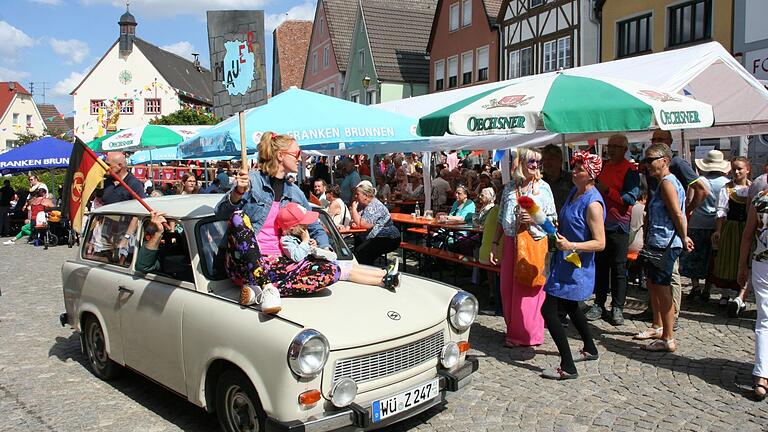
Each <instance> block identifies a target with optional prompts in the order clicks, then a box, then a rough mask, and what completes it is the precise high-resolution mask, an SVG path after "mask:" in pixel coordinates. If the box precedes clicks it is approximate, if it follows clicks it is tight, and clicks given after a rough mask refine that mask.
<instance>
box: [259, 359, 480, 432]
mask: <svg viewBox="0 0 768 432" xmlns="http://www.w3.org/2000/svg"><path fill="white" fill-rule="evenodd" d="M477 368H478V361H477V359H476V358H475V357H471V356H467V358H466V360H465V362H464V365H463V366H462V367H461V368H459V369H458V370H456V371H453V372H448V371H438V378H439V380H440V393H439V394H438V396H437V397H435V398H434V399H432V400H431V401H429V402H427V403H425V404H423V405H419V406H418V407H414V409H412V410H409V411H405V412H403V413H402V414H399V415H394V416H392V417H391V418H388V419H386V420H385V421H383V422H381V423H372V422H371V406H370V405H369V406H367V407H363V406H360V405H357V404H354V403H353V404H352V405H350V406H349V407H346V408H344V409H342V410H340V411H338V412H333V413H327V414H326V415H323V416H322V417H320V418H316V419H313V420H307V421H303V422H302V421H299V420H294V421H289V422H281V421H278V420H275V419H272V418H268V419H267V422H266V430H267V431H268V432H298V431H306V432H324V431H332V430H337V429H345V428H352V429H358V430H359V429H368V428H374V427H375V428H377V429H378V428H380V427H383V426H387V425H390V424H392V423H396V422H398V421H400V420H403V419H406V418H409V417H412V416H414V415H417V414H419V413H421V412H424V411H426V410H427V409H429V408H432V407H433V406H435V405H438V404H440V403H443V402H444V401H445V396H446V393H447V392H454V391H457V390H459V389H460V388H462V387H464V386H465V385H466V384H468V383H469V382H470V380H471V378H472V377H471V375H472V373H474V372H475V371H477Z"/></svg>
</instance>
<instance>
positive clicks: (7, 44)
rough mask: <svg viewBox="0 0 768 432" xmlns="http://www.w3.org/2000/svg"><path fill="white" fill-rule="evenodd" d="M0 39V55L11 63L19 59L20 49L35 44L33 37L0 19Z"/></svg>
mask: <svg viewBox="0 0 768 432" xmlns="http://www.w3.org/2000/svg"><path fill="white" fill-rule="evenodd" d="M0 41H2V43H0V57H2V58H3V60H4V61H7V62H9V63H16V61H18V59H19V58H18V54H19V53H18V51H19V50H22V49H25V48H31V47H32V46H34V45H35V41H34V40H32V38H31V37H29V36H27V34H26V33H24V32H23V31H21V30H19V29H17V28H16V27H14V26H12V25H10V24H8V23H7V22H5V21H0Z"/></svg>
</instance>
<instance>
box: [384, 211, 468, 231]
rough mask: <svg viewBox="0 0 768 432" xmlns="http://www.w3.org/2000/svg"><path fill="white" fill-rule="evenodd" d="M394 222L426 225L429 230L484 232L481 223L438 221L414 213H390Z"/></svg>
mask: <svg viewBox="0 0 768 432" xmlns="http://www.w3.org/2000/svg"><path fill="white" fill-rule="evenodd" d="M389 215H390V217H391V218H392V222H395V223H400V224H406V225H418V226H426V227H427V230H429V231H432V230H437V229H441V228H443V229H447V230H451V231H469V232H475V233H479V232H483V227H482V226H479V225H477V226H476V225H472V224H467V223H450V222H438V221H437V219H436V218H425V217H417V218H415V217H413V216H412V215H409V214H405V213H390V214H389Z"/></svg>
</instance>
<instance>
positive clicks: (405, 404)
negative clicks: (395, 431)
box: [371, 379, 440, 423]
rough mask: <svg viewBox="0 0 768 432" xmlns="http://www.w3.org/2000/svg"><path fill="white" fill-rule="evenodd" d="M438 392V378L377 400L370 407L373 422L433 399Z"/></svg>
mask: <svg viewBox="0 0 768 432" xmlns="http://www.w3.org/2000/svg"><path fill="white" fill-rule="evenodd" d="M439 392H440V383H439V380H437V379H436V380H434V381H431V382H428V383H426V384H422V385H420V386H418V387H415V388H412V389H410V390H408V391H404V392H402V393H400V394H398V395H395V396H391V397H388V398H386V399H381V400H377V401H375V402H374V403H373V406H372V407H371V408H372V410H371V411H372V412H371V417H372V418H373V422H374V423H376V422H380V421H382V420H384V419H385V418H387V417H390V416H393V415H395V414H399V413H401V412H403V411H407V410H409V409H411V408H413V407H415V406H418V405H421V404H423V403H425V402H427V401H429V400H432V399H434V398H435V397H436V396H437V394H438V393H439Z"/></svg>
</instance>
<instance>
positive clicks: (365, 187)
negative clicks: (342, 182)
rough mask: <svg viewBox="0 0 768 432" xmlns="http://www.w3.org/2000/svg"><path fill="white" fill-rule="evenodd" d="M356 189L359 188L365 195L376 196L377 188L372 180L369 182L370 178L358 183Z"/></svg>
mask: <svg viewBox="0 0 768 432" xmlns="http://www.w3.org/2000/svg"><path fill="white" fill-rule="evenodd" d="M355 189H357V190H358V191H359V192H360V193H362V194H363V195H366V196H369V197H375V196H376V188H375V187H373V185H372V184H371V182H369V181H368V180H363V181H361V182H360V183H358V184H357V187H356V188H355Z"/></svg>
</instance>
